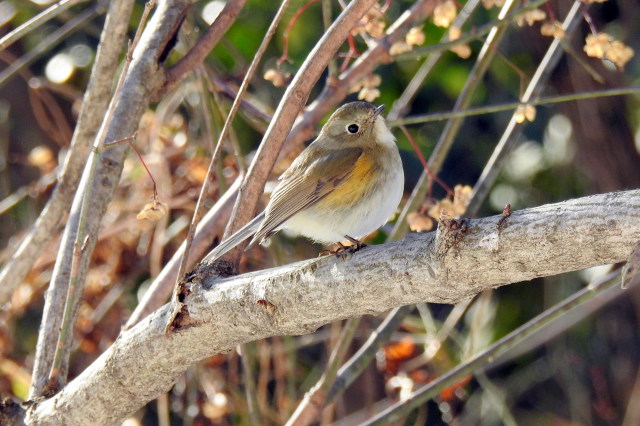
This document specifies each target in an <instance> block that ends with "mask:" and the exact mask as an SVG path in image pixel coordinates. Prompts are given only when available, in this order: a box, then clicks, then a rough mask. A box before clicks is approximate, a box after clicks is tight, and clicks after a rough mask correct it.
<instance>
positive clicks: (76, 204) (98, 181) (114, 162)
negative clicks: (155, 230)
mask: <svg viewBox="0 0 640 426" xmlns="http://www.w3.org/2000/svg"><path fill="white" fill-rule="evenodd" d="M191 3H192V0H172V1H165V2H161V3H160V5H159V6H158V9H157V11H156V13H154V15H153V17H152V18H151V20H150V21H149V25H148V26H147V29H146V30H145V31H144V33H143V35H142V37H141V39H140V44H139V45H138V48H137V49H136V51H135V52H134V57H133V61H132V62H131V67H130V70H129V73H128V74H127V77H126V78H125V81H124V83H123V88H122V92H121V95H120V96H119V100H118V101H117V103H116V108H115V111H114V114H113V119H112V120H111V122H110V123H109V126H108V129H106V131H105V132H101V134H104V135H105V136H104V140H118V139H122V138H125V137H128V136H130V135H132V134H133V133H134V132H135V131H136V130H137V128H138V125H139V121H140V117H141V116H142V113H143V112H144V110H145V108H146V107H147V105H148V103H149V100H150V99H151V96H152V95H153V94H154V93H156V92H157V90H158V89H159V87H161V86H162V84H163V82H164V73H161V72H159V66H158V62H159V59H160V56H161V55H162V53H163V52H164V51H165V49H166V43H167V41H168V40H170V38H171V37H170V36H171V35H172V34H174V33H175V31H176V30H177V28H178V24H177V23H179V22H180V20H181V17H182V16H183V15H184V13H185V11H186V9H187V7H188V6H189V5H190V4H191ZM125 26H126V25H125ZM126 153H127V146H126V145H119V146H114V147H112V148H109V149H106V150H104V151H103V152H100V153H99V154H98V153H95V152H93V153H92V155H100V158H99V160H98V161H99V164H98V168H97V172H96V174H95V176H96V177H95V179H93V180H92V181H87V180H86V179H83V180H82V181H81V183H80V186H79V188H78V192H76V196H75V198H74V201H73V206H72V208H71V213H70V215H69V220H68V222H67V226H66V228H65V232H64V234H63V237H62V241H61V244H60V250H59V254H58V257H57V259H56V265H55V267H54V273H53V278H52V280H51V283H50V285H49V291H48V292H47V297H46V300H45V309H44V316H43V321H42V327H41V329H40V335H39V338H38V346H37V349H36V364H35V367H34V377H33V379H34V380H33V381H32V387H31V392H30V395H39V394H41V393H42V391H43V389H44V383H45V381H46V376H47V375H48V372H49V371H50V370H51V360H52V356H51V352H52V349H53V348H55V345H56V342H57V339H58V331H59V327H60V320H59V317H60V313H59V312H57V311H55V309H56V307H59V306H63V302H61V300H64V299H65V297H66V293H67V286H68V282H69V277H70V265H71V258H72V251H73V245H74V241H75V238H76V231H77V227H78V219H79V213H80V206H81V204H82V199H83V194H85V188H86V187H87V186H89V185H91V186H92V189H91V191H89V192H90V193H91V194H92V201H91V211H90V212H88V214H87V217H88V220H87V225H86V233H87V235H89V239H88V240H87V244H86V246H85V251H86V253H85V255H83V257H82V262H81V264H80V265H79V268H80V269H79V270H80V271H84V272H86V269H87V265H88V263H89V261H90V258H91V256H90V254H91V252H92V251H93V247H94V245H95V242H96V239H97V235H98V229H99V227H100V223H101V219H102V217H103V215H104V212H105V211H106V208H107V205H108V203H109V202H110V200H111V196H112V194H113V191H114V189H115V188H116V185H117V183H118V181H119V178H120V172H121V171H122V165H123V161H124V158H125V155H126ZM90 163H91V161H89V165H90ZM85 170H87V169H85ZM84 272H83V273H81V274H80V275H79V277H78V279H79V280H81V281H83V280H84V278H85V277H84ZM63 373H64V372H63Z"/></svg>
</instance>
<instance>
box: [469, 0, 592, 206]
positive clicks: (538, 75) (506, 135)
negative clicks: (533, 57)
mask: <svg viewBox="0 0 640 426" xmlns="http://www.w3.org/2000/svg"><path fill="white" fill-rule="evenodd" d="M581 4H582V3H581V2H580V1H574V3H573V6H572V7H571V9H570V10H569V12H568V13H567V16H566V18H565V20H564V22H563V24H562V28H563V29H564V30H565V34H566V36H565V38H566V37H568V36H569V35H570V34H571V33H572V32H573V31H574V30H575V29H576V27H577V25H578V23H579V22H580V19H579V18H580V15H579V11H580V7H581V6H580V5H581ZM562 46H564V43H562V42H561V41H560V40H559V39H553V41H552V42H551V44H550V45H549V48H548V49H547V52H546V53H545V56H544V57H543V58H542V61H540V64H539V65H538V68H537V69H536V72H535V73H534V75H533V77H531V81H530V82H529V85H528V86H527V89H526V90H525V93H524V95H523V96H522V99H521V102H523V103H527V102H533V101H534V100H533V99H534V98H535V97H536V96H537V95H539V94H540V93H541V92H542V88H543V87H544V85H545V84H546V82H547V80H548V79H549V76H550V75H551V72H552V71H553V70H554V69H555V66H556V64H557V63H558V61H559V60H560V58H561V57H562V53H563V49H562ZM523 128H524V126H520V125H518V123H517V121H516V117H515V114H514V115H513V116H512V117H511V120H509V124H507V127H506V129H505V131H504V132H503V134H502V137H500V141H499V142H498V144H497V145H496V147H495V148H494V151H493V154H491V158H489V160H488V161H487V164H486V165H485V167H484V170H483V171H482V174H481V175H480V177H479V178H478V181H477V182H476V184H475V186H474V188H473V194H472V198H471V201H470V202H469V206H468V207H467V215H468V216H473V215H475V214H476V213H477V211H478V209H479V208H480V206H481V205H482V203H483V202H484V200H485V198H486V197H487V195H488V193H489V189H490V188H491V187H492V186H493V183H494V182H495V180H496V178H497V177H498V173H499V171H500V164H501V163H502V161H503V160H504V158H506V156H507V154H508V153H509V152H511V150H512V149H513V147H514V146H515V144H516V142H517V141H518V138H519V136H520V134H521V133H522V130H523Z"/></svg>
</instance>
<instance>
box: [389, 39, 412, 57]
mask: <svg viewBox="0 0 640 426" xmlns="http://www.w3.org/2000/svg"><path fill="white" fill-rule="evenodd" d="M410 50H411V46H410V45H409V44H408V43H407V42H406V41H397V42H395V43H393V44H392V45H391V47H390V48H389V54H390V55H391V56H394V55H399V54H401V53H404V52H408V51H410Z"/></svg>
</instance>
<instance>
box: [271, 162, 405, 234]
mask: <svg viewBox="0 0 640 426" xmlns="http://www.w3.org/2000/svg"><path fill="white" fill-rule="evenodd" d="M395 154H396V156H397V157H396V158H394V159H393V161H391V162H390V164H389V165H388V167H389V169H388V172H387V173H388V174H387V176H388V177H387V179H386V180H385V182H384V183H383V184H381V186H380V187H379V188H378V190H376V191H374V192H373V193H371V194H370V195H369V196H368V197H366V198H363V200H362V202H359V203H356V204H352V205H351V206H350V207H348V208H345V209H343V210H340V211H327V209H318V208H314V207H310V208H308V209H306V210H303V211H301V212H299V213H297V214H296V215H294V216H292V217H291V218H290V219H289V220H287V221H286V222H284V223H283V224H282V226H281V228H280V229H287V230H290V231H293V232H295V233H296V234H300V235H303V236H305V237H307V238H310V239H312V240H315V241H317V242H321V243H324V244H331V243H335V242H338V241H344V240H345V239H346V238H345V235H348V236H350V237H353V238H356V239H360V238H362V237H365V236H367V235H369V234H370V233H372V232H373V231H375V230H376V229H378V228H380V227H381V226H382V225H384V224H385V223H387V221H388V220H389V218H390V217H391V216H392V215H393V214H394V213H395V211H396V209H397V208H398V204H400V200H401V199H402V194H403V191H404V172H403V170H402V163H401V161H400V155H399V154H398V153H397V151H396V152H395Z"/></svg>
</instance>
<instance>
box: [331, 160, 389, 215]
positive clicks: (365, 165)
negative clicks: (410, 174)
mask: <svg viewBox="0 0 640 426" xmlns="http://www.w3.org/2000/svg"><path fill="white" fill-rule="evenodd" d="M377 168H378V164H377V162H376V161H375V158H374V156H373V155H372V153H367V152H364V153H363V154H362V155H361V156H360V158H358V160H357V161H356V164H355V166H354V168H353V170H352V171H351V173H349V174H348V175H347V177H346V178H345V179H344V180H343V181H342V182H340V184H339V185H338V186H337V187H336V189H334V190H333V192H331V193H330V194H329V195H327V196H326V197H325V198H324V199H322V200H321V201H320V202H319V203H318V205H319V206H322V207H324V208H328V209H339V208H343V207H346V206H349V205H351V204H352V203H354V202H356V201H358V200H359V199H360V198H361V197H363V196H366V194H367V193H368V192H369V191H370V190H371V188H372V185H371V184H372V182H373V181H374V180H375V179H373V174H374V173H376V172H377V171H376V169H377Z"/></svg>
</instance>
